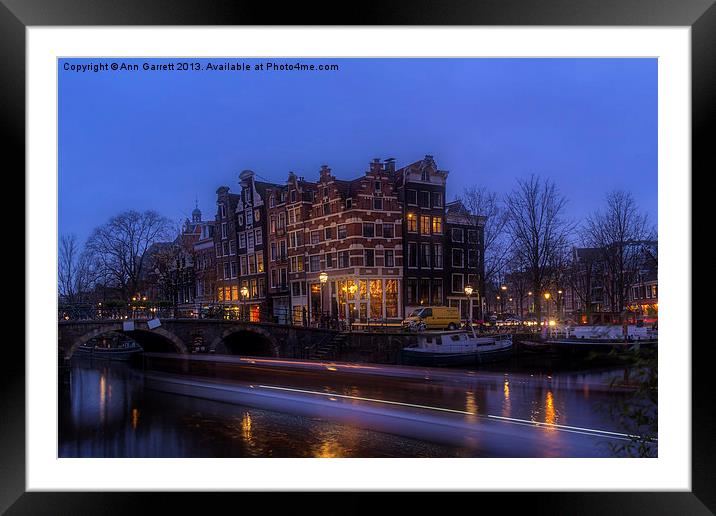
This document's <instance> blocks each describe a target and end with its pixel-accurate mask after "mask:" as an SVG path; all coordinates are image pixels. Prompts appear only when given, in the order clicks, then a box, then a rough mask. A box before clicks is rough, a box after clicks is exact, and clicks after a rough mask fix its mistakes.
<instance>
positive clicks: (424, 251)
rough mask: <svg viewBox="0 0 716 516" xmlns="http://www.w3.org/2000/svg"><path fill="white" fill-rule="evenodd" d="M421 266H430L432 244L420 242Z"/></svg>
mask: <svg viewBox="0 0 716 516" xmlns="http://www.w3.org/2000/svg"><path fill="white" fill-rule="evenodd" d="M420 266H421V267H426V268H430V244H420Z"/></svg>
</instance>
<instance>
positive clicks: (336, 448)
mask: <svg viewBox="0 0 716 516" xmlns="http://www.w3.org/2000/svg"><path fill="white" fill-rule="evenodd" d="M216 367H217V371H218V368H219V366H216ZM560 367H561V368H569V367H570V365H569V364H556V365H555V364H554V363H553V364H552V365H545V364H541V363H539V362H537V363H530V362H529V361H524V360H522V361H517V362H515V361H513V362H510V363H503V364H502V365H498V364H494V365H492V366H485V368H486V370H487V372H488V373H489V372H491V371H490V370H491V369H492V371H493V372H495V371H507V374H506V376H505V380H504V381H503V380H502V379H501V378H499V377H498V381H497V382H495V383H494V385H489V386H487V387H480V386H467V387H466V388H465V387H460V388H456V387H454V386H453V387H446V386H443V385H440V386H436V385H426V386H424V385H421V384H415V385H413V386H412V387H410V388H408V387H401V388H400V389H398V388H394V386H393V384H391V382H390V381H387V382H382V381H381V380H380V379H363V380H362V381H363V382H364V383H362V384H361V383H356V384H351V382H348V383H347V384H346V383H340V384H338V383H337V384H333V385H324V386H323V389H324V390H331V389H334V392H335V391H338V392H345V393H351V394H353V395H360V396H370V397H373V398H378V397H380V398H381V399H394V400H403V401H405V400H411V401H413V402H414V403H415V402H423V403H431V404H433V405H435V404H442V405H444V406H455V407H456V408H459V409H466V410H468V411H472V412H474V413H478V414H485V415H486V414H488V413H494V414H498V415H499V414H502V415H505V414H506V415H508V416H509V417H513V418H522V419H525V420H530V421H538V422H544V423H548V424H562V425H572V426H580V427H582V426H585V427H589V428H599V429H601V430H607V431H619V430H620V429H619V426H618V425H617V424H616V423H615V421H614V419H613V417H612V416H611V415H610V414H609V407H613V406H614V405H615V403H618V402H619V401H621V400H623V399H624V396H625V394H624V393H619V392H612V391H611V390H610V389H608V388H607V386H608V384H609V382H610V379H611V378H615V377H616V378H621V377H622V376H623V375H624V373H625V369H624V367H622V366H617V367H615V366H611V367H606V368H605V367H596V366H595V367H591V369H590V368H588V369H582V370H576V371H575V370H568V371H562V370H560ZM572 369H574V368H573V367H572ZM247 374H249V373H247ZM510 375H512V376H510ZM217 376H220V375H219V374H218V373H217ZM516 378H520V379H521V380H520V381H517V380H516ZM533 379H534V381H532V380H533ZM510 380H511V381H510ZM277 381H278V380H277ZM302 381H305V379H302ZM59 382H60V383H59V442H58V455H59V456H60V457H469V456H476V455H478V456H479V454H476V452H475V450H472V449H469V448H466V447H462V446H449V445H445V443H442V444H438V443H437V442H435V443H433V442H430V441H429V440H417V439H411V438H408V437H404V436H401V435H394V434H392V433H389V432H378V431H373V430H368V429H365V428H361V427H360V425H353V424H345V423H344V422H343V423H342V422H337V421H332V420H331V418H326V417H307V416H305V415H297V414H291V413H284V412H276V411H271V410H265V409H262V408H257V407H255V406H251V407H249V406H242V405H240V404H234V403H223V402H218V401H211V400H207V399H203V398H197V397H192V396H185V395H179V394H170V393H166V392H161V391H157V390H152V389H150V388H149V387H148V385H147V384H148V382H147V377H146V375H145V373H144V371H143V370H142V369H141V368H139V367H137V366H133V365H130V364H128V363H125V362H108V361H89V360H86V359H74V360H73V361H72V363H71V366H70V367H69V369H67V370H64V371H62V372H61V373H60V375H59ZM545 382H548V383H545ZM301 387H303V386H301ZM595 387H596V388H595ZM416 397H417V398H416ZM416 399H417V401H416ZM558 454H559V451H558V450H555V451H553V453H549V455H550V456H555V455H558Z"/></svg>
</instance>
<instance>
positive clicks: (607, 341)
mask: <svg viewBox="0 0 716 516" xmlns="http://www.w3.org/2000/svg"><path fill="white" fill-rule="evenodd" d="M520 344H521V345H522V347H523V348H525V349H530V350H534V351H566V352H580V351H584V352H586V351H596V352H605V353H609V352H612V351H617V352H621V351H635V350H640V349H648V348H655V347H656V346H657V344H658V334H657V331H656V329H649V328H646V327H637V326H633V325H629V326H577V327H575V328H567V329H565V330H564V331H563V332H560V333H553V334H550V335H547V336H545V337H543V338H538V337H536V338H534V339H529V340H523V341H521V342H520Z"/></svg>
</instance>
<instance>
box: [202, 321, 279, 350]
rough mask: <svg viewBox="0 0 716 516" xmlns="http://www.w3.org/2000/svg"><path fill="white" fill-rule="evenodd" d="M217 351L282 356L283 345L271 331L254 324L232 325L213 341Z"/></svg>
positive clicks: (212, 347) (213, 348) (214, 348)
mask: <svg viewBox="0 0 716 516" xmlns="http://www.w3.org/2000/svg"><path fill="white" fill-rule="evenodd" d="M210 349H212V350H214V351H215V352H216V353H220V354H227V355H247V356H269V357H278V356H280V350H281V346H280V345H279V343H278V341H277V340H276V338H275V337H274V336H273V335H271V333H270V332H269V331H267V330H265V329H263V328H260V327H254V326H251V327H249V326H232V327H230V328H227V329H226V330H224V331H223V332H222V333H221V335H219V336H218V337H216V338H215V339H214V341H213V342H212V343H211V347H210Z"/></svg>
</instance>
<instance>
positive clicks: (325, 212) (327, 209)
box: [323, 202, 331, 215]
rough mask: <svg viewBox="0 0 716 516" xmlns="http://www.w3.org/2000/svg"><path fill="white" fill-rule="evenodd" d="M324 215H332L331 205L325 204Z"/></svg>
mask: <svg viewBox="0 0 716 516" xmlns="http://www.w3.org/2000/svg"><path fill="white" fill-rule="evenodd" d="M323 214H324V215H330V214H331V205H330V204H329V203H327V202H326V203H323Z"/></svg>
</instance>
